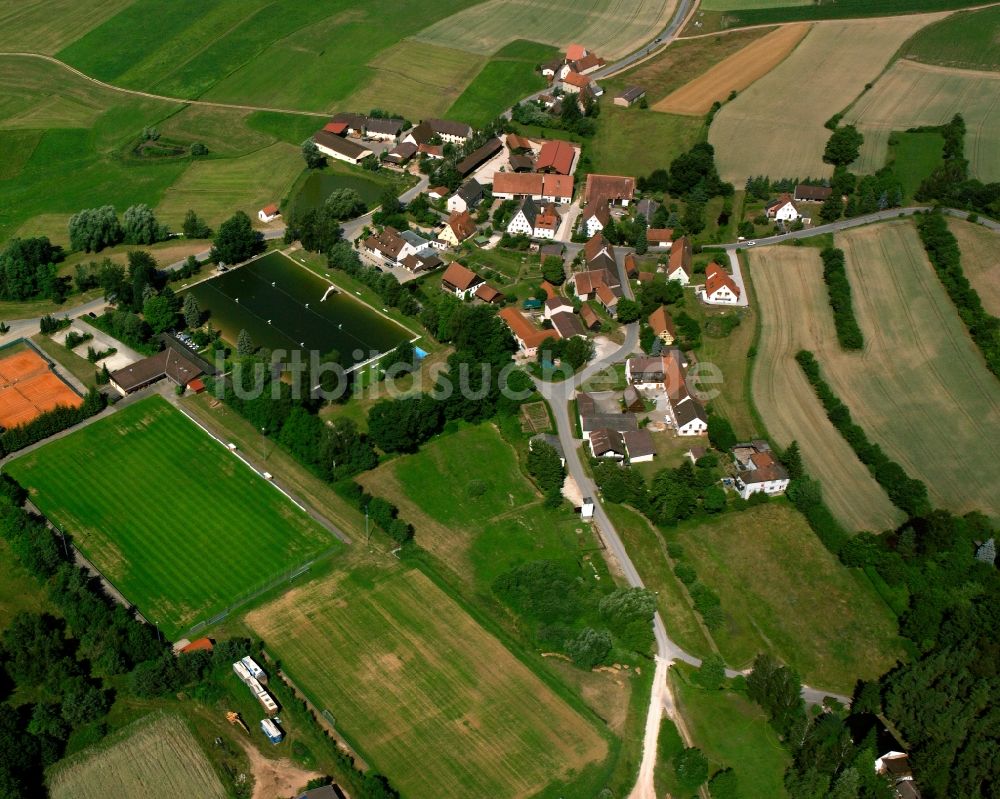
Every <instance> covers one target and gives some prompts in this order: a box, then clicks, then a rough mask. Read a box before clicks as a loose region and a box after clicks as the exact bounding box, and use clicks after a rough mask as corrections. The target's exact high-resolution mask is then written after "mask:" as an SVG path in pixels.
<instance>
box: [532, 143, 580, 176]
mask: <svg viewBox="0 0 1000 799" xmlns="http://www.w3.org/2000/svg"><path fill="white" fill-rule="evenodd" d="M575 157H576V150H574V149H573V147H572V146H571V145H570V144H569V143H568V142H564V141H561V140H559V139H552V140H550V141H547V142H545V144H543V145H542V149H541V151H540V152H539V153H538V159H537V160H536V161H535V169H537V170H538V171H539V172H541V171H543V170H545V169H551V170H553V171H555V172H558V173H559V174H561V175H568V174H569V173H570V171H571V170H572V168H573V159H574V158H575Z"/></svg>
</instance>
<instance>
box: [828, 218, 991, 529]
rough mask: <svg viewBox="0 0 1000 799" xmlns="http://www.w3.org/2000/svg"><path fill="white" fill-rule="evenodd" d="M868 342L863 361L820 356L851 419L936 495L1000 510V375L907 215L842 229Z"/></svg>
mask: <svg viewBox="0 0 1000 799" xmlns="http://www.w3.org/2000/svg"><path fill="white" fill-rule="evenodd" d="M835 244H836V245H837V246H839V247H841V248H842V249H843V250H844V252H845V254H846V256H847V271H848V276H849V277H850V279H851V288H852V291H853V294H854V307H855V313H856V314H857V317H858V322H859V324H860V325H861V328H862V330H863V331H864V334H865V339H866V341H868V342H869V346H868V347H866V349H865V352H864V355H863V357H862V359H861V362H860V363H853V362H852V359H847V358H844V357H841V358H840V359H831V358H830V357H829V355H828V354H826V353H823V354H819V355H818V356H817V357H818V358H819V360H820V363H821V365H822V366H823V369H824V373H825V374H826V375H827V380H828V382H830V384H831V386H832V387H833V389H834V391H835V392H836V393H837V394H838V396H839V397H840V398H841V399H842V400H843V401H844V403H845V404H846V405H847V406H848V407H849V408H850V409H851V414H852V416H853V417H854V420H855V421H856V422H857V424H859V425H860V426H861V427H862V428H863V429H864V430H865V431H866V432H867V433H868V435H869V436H870V437H871V438H872V439H873V440H875V441H877V442H878V443H879V444H881V445H882V447H883V448H884V449H885V451H886V452H887V453H888V455H889V457H891V458H893V459H895V460H897V461H898V462H899V463H900V464H901V465H902V466H903V468H904V469H906V471H907V472H908V473H909V474H911V475H912V476H914V477H917V478H919V479H922V480H923V481H924V482H925V483H927V487H928V490H929V491H930V495H931V499H932V500H933V501H934V502H935V503H936V504H939V505H941V506H942V507H945V508H948V509H949V510H952V511H954V512H956V513H964V512H967V511H970V510H982V511H983V512H985V513H987V514H988V515H991V516H994V517H997V516H1000V500H998V498H997V493H996V485H997V482H998V481H1000V462H998V461H997V459H996V458H995V457H994V453H993V452H991V451H984V450H983V444H984V443H985V442H988V441H991V440H993V439H995V437H996V431H997V430H1000V383H998V382H997V380H996V378H995V377H994V376H993V375H992V374H991V373H990V372H988V371H987V369H986V366H985V364H984V363H983V361H982V356H981V355H980V353H979V351H978V350H977V349H976V348H975V346H974V345H973V343H972V341H971V340H970V339H969V336H968V333H967V332H966V330H965V327H964V326H963V324H962V322H961V320H960V319H959V317H958V314H957V312H956V311H955V307H954V305H952V303H951V301H950V300H949V299H948V296H947V294H946V293H945V290H944V288H943V287H942V286H941V283H940V281H939V280H938V278H937V276H936V275H935V274H934V271H933V269H932V267H931V265H930V263H929V262H928V261H927V257H926V254H925V253H924V250H923V248H922V247H921V245H920V241H919V239H918V237H917V233H916V230H915V229H914V227H913V225H912V224H911V223H909V222H896V223H889V224H885V225H879V226H878V227H867V228H859V229H857V230H852V231H848V232H845V233H843V234H837V235H836V236H835Z"/></svg>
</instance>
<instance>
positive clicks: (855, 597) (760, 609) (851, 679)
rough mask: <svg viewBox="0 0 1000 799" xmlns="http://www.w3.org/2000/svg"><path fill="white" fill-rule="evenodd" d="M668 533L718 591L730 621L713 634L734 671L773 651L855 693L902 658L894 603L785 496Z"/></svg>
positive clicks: (829, 684)
mask: <svg viewBox="0 0 1000 799" xmlns="http://www.w3.org/2000/svg"><path fill="white" fill-rule="evenodd" d="M666 537H667V539H668V540H676V541H677V542H678V543H680V544H681V545H682V547H683V548H684V558H683V560H684V561H685V562H686V563H689V564H690V565H691V566H693V567H694V570H695V572H696V573H697V575H698V579H699V580H700V581H701V582H703V583H704V584H705V585H706V586H708V587H709V588H711V589H712V590H713V591H715V592H716V593H717V594H718V595H719V598H720V599H721V601H722V610H723V612H724V613H725V615H726V622H725V624H724V626H722V627H721V628H719V629H717V630H714V631H713V637H714V638H715V641H716V643H717V644H718V646H719V650H720V651H721V653H722V656H723V657H724V658H725V660H726V662H727V663H728V664H729V665H730V666H731V667H733V668H737V669H743V668H748V667H749V666H750V664H751V663H752V661H753V659H754V657H755V656H756V655H757V654H758V653H760V652H770V653H771V654H773V655H775V656H776V657H778V658H779V659H781V660H782V661H784V662H785V663H788V664H789V665H791V666H793V667H794V668H795V669H796V670H798V672H799V673H800V674H801V675H802V679H803V681H805V682H807V683H809V684H810V685H813V686H817V687H819V688H822V689H826V690H831V691H838V692H840V693H850V692H851V690H852V689H853V687H854V683H855V681H856V680H857V679H858V678H862V679H866V680H870V679H874V678H876V677H878V675H880V674H882V673H883V672H885V671H886V669H888V668H889V667H890V666H891V665H892V664H893V663H894V662H895V660H896V658H897V657H900V656H901V655H902V650H901V648H900V645H899V639H898V637H897V635H896V618H895V616H894V615H893V614H892V612H891V611H890V610H889V608H888V607H886V606H885V604H884V603H883V602H882V600H881V599H880V598H879V596H878V594H876V592H875V590H874V589H873V588H872V587H871V586H870V585H868V584H867V582H866V581H865V579H864V578H862V577H860V576H859V575H858V574H856V573H855V572H852V571H850V570H848V569H847V568H846V567H845V566H843V565H842V564H841V563H840V561H838V560H837V558H836V557H835V556H834V555H832V554H831V553H830V552H829V551H828V550H827V549H826V548H824V546H823V545H822V543H820V540H819V539H818V538H817V537H816V535H815V534H814V533H813V532H812V530H811V529H810V528H809V525H808V524H807V523H806V520H805V519H804V518H803V517H802V516H801V515H800V514H799V513H798V512H797V511H795V510H794V509H793V508H792V507H791V506H790V505H788V504H786V503H785V502H783V501H781V502H771V503H769V504H766V505H763V506H760V507H755V508H750V509H748V510H745V511H742V512H739V513H730V514H725V515H723V516H720V517H718V518H716V519H710V520H707V521H706V520H700V521H695V522H690V523H688V524H684V525H681V526H680V527H678V528H677V529H676V530H673V531H667V532H666Z"/></svg>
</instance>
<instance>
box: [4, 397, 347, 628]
mask: <svg viewBox="0 0 1000 799" xmlns="http://www.w3.org/2000/svg"><path fill="white" fill-rule="evenodd" d="M7 471H8V472H9V473H10V474H11V476H12V477H14V478H15V479H16V480H17V481H18V482H20V483H21V484H22V485H23V486H25V487H26V488H28V489H29V491H30V492H31V498H32V501H34V502H35V504H36V505H37V506H38V507H39V508H40V509H41V511H42V512H43V513H45V514H46V515H47V516H48V517H49V518H50V519H51V520H52V521H53V522H56V523H58V524H60V525H64V526H65V528H66V531H67V532H68V533H71V534H72V535H73V537H74V539H75V541H76V544H77V546H79V548H80V549H81V551H82V552H83V553H84V554H85V555H86V556H87V557H88V558H90V559H91V560H92V561H93V562H94V564H95V565H96V566H97V568H98V569H100V570H101V571H102V572H103V573H104V574H105V576H107V578H108V579H109V580H110V581H111V582H112V583H113V584H114V585H115V586H116V587H117V588H118V589H119V590H120V591H121V592H122V593H123V594H124V595H125V596H126V597H127V598H128V599H129V601H131V602H133V603H135V604H136V605H137V606H138V608H139V610H140V611H141V612H142V614H143V615H144V616H146V618H148V619H150V620H151V621H155V622H156V623H157V624H159V625H160V627H161V629H162V630H163V631H164V633H165V634H166V635H168V636H170V637H176V636H177V635H178V634H181V633H183V632H184V631H186V630H187V629H188V628H190V627H191V626H192V625H193V624H195V623H197V622H199V621H201V620H203V619H206V618H208V617H210V616H212V615H214V614H215V613H218V612H219V611H221V610H224V609H225V608H226V607H228V606H229V605H230V604H231V603H232V601H233V600H234V599H236V598H237V597H239V596H241V595H243V594H244V593H246V592H249V591H251V590H252V589H254V588H257V587H260V586H263V585H265V584H266V583H268V582H269V581H270V580H272V579H273V578H276V577H278V576H279V575H281V574H283V573H285V572H288V571H289V570H291V569H293V568H294V567H296V566H297V565H299V564H302V563H304V562H305V561H307V560H309V559H310V558H311V557H313V556H315V555H317V554H319V553H321V552H323V551H326V550H328V549H329V548H330V547H332V546H335V545H336V541H335V539H333V537H332V536H331V535H330V534H329V533H328V532H326V531H325V530H324V529H322V528H321V527H320V526H319V525H318V524H317V523H316V522H315V521H313V520H312V519H311V518H310V517H309V516H307V515H306V514H305V513H304V512H302V511H301V510H299V509H298V508H297V507H295V505H293V504H292V503H291V502H290V501H289V500H288V499H286V498H285V497H284V496H283V495H282V494H281V493H279V492H278V491H276V490H275V489H274V488H273V487H272V486H270V485H268V484H267V483H266V482H264V480H263V479H262V478H260V477H259V476H258V475H257V474H255V473H254V472H253V471H251V470H250V469H249V468H248V467H247V466H246V465H245V464H244V463H242V462H241V461H240V460H238V459H237V458H236V457H234V456H233V455H232V454H230V453H229V452H228V451H227V450H226V449H225V448H224V447H223V446H222V445H221V444H220V443H219V442H217V441H215V440H213V439H212V438H210V437H209V436H208V435H207V434H206V433H205V432H203V431H202V430H201V429H199V428H198V427H197V426H196V425H195V424H194V423H193V422H191V421H190V420H189V419H187V418H185V417H184V416H183V415H182V414H181V413H180V412H179V411H177V410H175V409H174V408H173V407H171V406H170V405H169V404H168V403H167V402H166V401H165V400H164V399H162V398H160V397H151V398H150V399H147V400H143V401H141V402H138V403H136V404H135V405H131V406H129V407H127V408H124V409H123V410H121V411H118V412H117V413H115V414H113V415H112V416H110V417H108V418H106V419H102V420H101V421H99V422H96V423H94V424H92V425H90V426H88V427H86V428H83V429H82V430H78V431H77V432H75V433H73V434H71V435H69V436H67V437H65V438H62V439H59V440H58V441H54V442H52V443H51V444H48V445H46V446H44V447H42V448H41V449H38V450H36V451H34V452H31V453H30V454H28V455H25V456H24V457H22V458H18V459H17V460H16V461H14V462H13V463H11V464H10V465H9V466H8V467H7Z"/></svg>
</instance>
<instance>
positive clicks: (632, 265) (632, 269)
mask: <svg viewBox="0 0 1000 799" xmlns="http://www.w3.org/2000/svg"><path fill="white" fill-rule="evenodd" d="M638 271H639V262H638V261H636V260H635V255H633V254H632V253H626V254H625V274H626V275H628V276H629V277H632V276H633V275H634V274H636V273H637V272H638Z"/></svg>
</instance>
